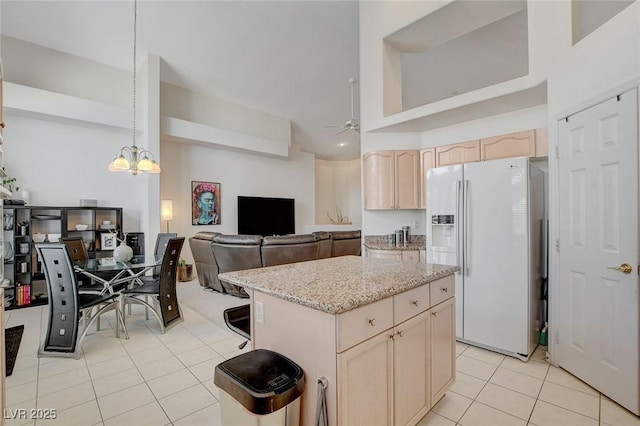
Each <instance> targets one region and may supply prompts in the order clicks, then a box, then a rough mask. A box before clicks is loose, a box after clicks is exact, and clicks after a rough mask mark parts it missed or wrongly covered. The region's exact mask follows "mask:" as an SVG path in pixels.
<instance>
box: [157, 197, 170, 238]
mask: <svg viewBox="0 0 640 426" xmlns="http://www.w3.org/2000/svg"><path fill="white" fill-rule="evenodd" d="M160 216H161V219H162V220H166V221H167V233H169V221H170V220H173V201H172V200H162V205H161V206H160Z"/></svg>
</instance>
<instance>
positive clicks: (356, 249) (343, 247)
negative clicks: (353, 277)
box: [331, 231, 362, 257]
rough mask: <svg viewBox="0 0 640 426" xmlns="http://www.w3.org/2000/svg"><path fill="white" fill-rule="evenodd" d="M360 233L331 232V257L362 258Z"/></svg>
mask: <svg viewBox="0 0 640 426" xmlns="http://www.w3.org/2000/svg"><path fill="white" fill-rule="evenodd" d="M360 236H361V233H360V231H334V232H331V238H332V242H333V244H332V246H331V257H336V256H348V255H354V256H360V252H361V250H362V241H361V237H360Z"/></svg>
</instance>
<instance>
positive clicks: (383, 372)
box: [338, 330, 393, 426]
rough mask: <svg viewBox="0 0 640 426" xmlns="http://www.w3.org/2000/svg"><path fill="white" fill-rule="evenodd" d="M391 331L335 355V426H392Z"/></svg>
mask: <svg viewBox="0 0 640 426" xmlns="http://www.w3.org/2000/svg"><path fill="white" fill-rule="evenodd" d="M391 333H392V330H388V331H385V332H382V333H380V334H378V335H377V336H375V337H372V338H371V339H369V340H367V341H365V342H363V343H360V344H359V345H356V346H354V347H353V348H351V349H349V350H347V351H344V352H343V353H341V354H338V382H339V386H338V424H339V425H341V426H347V425H354V426H355V425H371V426H377V425H379V426H387V425H390V424H392V417H391V413H392V407H391V401H392V398H391V395H392V392H393V340H392V339H391Z"/></svg>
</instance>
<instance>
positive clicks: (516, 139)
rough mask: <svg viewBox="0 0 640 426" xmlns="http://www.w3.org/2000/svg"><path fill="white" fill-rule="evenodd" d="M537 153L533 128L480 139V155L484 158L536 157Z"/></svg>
mask: <svg viewBox="0 0 640 426" xmlns="http://www.w3.org/2000/svg"><path fill="white" fill-rule="evenodd" d="M535 155H536V140H535V135H534V131H533V130H527V131H524V132H517V133H509V134H508V135H500V136H495V137H492V138H486V139H480V157H481V159H482V160H496V159H498V158H512V157H535Z"/></svg>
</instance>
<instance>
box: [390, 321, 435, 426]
mask: <svg viewBox="0 0 640 426" xmlns="http://www.w3.org/2000/svg"><path fill="white" fill-rule="evenodd" d="M429 317H430V315H429V312H423V313H422V314H420V315H418V316H416V317H413V318H411V319H409V320H407V321H405V322H403V323H402V324H399V325H397V326H396V327H395V328H394V330H395V333H394V335H393V373H394V376H393V382H394V407H393V411H394V418H395V422H394V425H395V426H405V425H415V424H417V423H418V422H419V421H420V419H422V417H424V416H425V415H426V414H427V412H428V411H429V409H430V408H431V405H430V402H431V400H430V398H429V332H430V330H429Z"/></svg>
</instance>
